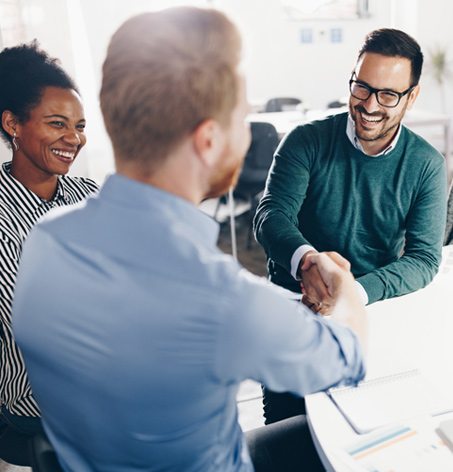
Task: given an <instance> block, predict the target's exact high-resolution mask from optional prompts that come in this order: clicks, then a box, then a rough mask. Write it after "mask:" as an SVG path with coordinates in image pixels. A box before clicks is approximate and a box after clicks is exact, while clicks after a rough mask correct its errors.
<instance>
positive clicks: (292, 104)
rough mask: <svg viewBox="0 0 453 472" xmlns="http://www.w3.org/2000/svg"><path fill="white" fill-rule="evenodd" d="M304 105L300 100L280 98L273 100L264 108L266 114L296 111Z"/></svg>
mask: <svg viewBox="0 0 453 472" xmlns="http://www.w3.org/2000/svg"><path fill="white" fill-rule="evenodd" d="M301 103H302V100H299V99H298V98H290V97H280V98H271V99H270V100H269V101H268V102H267V103H266V105H265V107H264V112H265V113H272V112H276V111H277V112H278V111H290V110H296V109H297V106H298V105H300V104H301Z"/></svg>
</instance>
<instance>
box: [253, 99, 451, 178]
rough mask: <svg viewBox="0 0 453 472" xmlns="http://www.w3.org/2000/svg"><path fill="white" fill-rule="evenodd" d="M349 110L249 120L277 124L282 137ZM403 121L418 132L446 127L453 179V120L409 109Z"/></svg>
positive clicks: (258, 115) (269, 115)
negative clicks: (452, 124) (426, 128)
mask: <svg viewBox="0 0 453 472" xmlns="http://www.w3.org/2000/svg"><path fill="white" fill-rule="evenodd" d="M344 111H347V107H344V108H330V109H325V110H309V111H307V112H305V113H303V112H301V111H297V110H293V111H283V112H275V113H252V114H250V115H249V116H248V120H249V121H260V122H267V123H271V124H273V125H274V126H275V128H276V130H277V133H278V135H279V136H280V138H283V136H285V134H286V133H288V132H289V131H291V130H292V129H293V128H294V127H296V126H298V125H300V124H304V123H309V122H311V121H314V120H320V119H323V118H325V117H327V116H329V115H334V114H337V113H342V112H344ZM403 123H404V124H405V125H406V126H407V127H408V128H411V129H414V131H415V132H417V128H418V127H423V126H442V127H443V128H444V146H443V150H442V151H443V153H444V156H445V165H446V168H447V176H448V181H449V182H450V179H451V170H452V167H451V138H452V136H451V120H450V117H449V116H447V115H443V114H439V113H431V112H427V111H422V110H409V111H408V112H406V115H405V117H404V119H403Z"/></svg>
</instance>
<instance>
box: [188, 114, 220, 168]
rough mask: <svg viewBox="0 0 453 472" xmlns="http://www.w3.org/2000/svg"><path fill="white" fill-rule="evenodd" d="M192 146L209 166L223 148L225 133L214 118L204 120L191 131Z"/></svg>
mask: <svg viewBox="0 0 453 472" xmlns="http://www.w3.org/2000/svg"><path fill="white" fill-rule="evenodd" d="M192 138H193V146H194V149H195V152H196V153H197V155H198V156H199V157H200V159H201V160H202V161H203V162H204V163H205V164H206V165H208V166H211V165H212V164H213V163H214V162H215V161H216V160H217V157H218V155H219V153H220V152H221V150H222V149H223V143H224V140H225V134H224V131H223V129H222V127H221V126H220V124H219V123H218V122H217V121H215V120H212V119H210V120H205V121H203V122H202V123H200V124H199V125H198V126H197V128H196V129H195V131H194V132H193V133H192Z"/></svg>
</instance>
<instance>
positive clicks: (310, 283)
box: [299, 251, 335, 315]
mask: <svg viewBox="0 0 453 472" xmlns="http://www.w3.org/2000/svg"><path fill="white" fill-rule="evenodd" d="M311 254H318V253H317V252H316V251H308V252H307V253H306V254H304V256H303V257H302V260H301V263H300V267H299V276H300V277H301V279H302V282H301V284H300V286H301V288H302V293H303V297H302V300H301V302H302V303H304V304H305V305H306V306H307V307H308V308H310V310H312V311H314V312H315V313H319V314H321V315H330V314H331V313H332V309H333V305H334V303H335V300H334V299H333V297H332V296H331V294H329V292H328V290H327V287H326V284H325V283H324V281H323V279H322V277H321V274H320V273H319V268H318V266H317V265H316V264H312V263H309V264H306V261H307V260H309V259H308V256H310V255H311Z"/></svg>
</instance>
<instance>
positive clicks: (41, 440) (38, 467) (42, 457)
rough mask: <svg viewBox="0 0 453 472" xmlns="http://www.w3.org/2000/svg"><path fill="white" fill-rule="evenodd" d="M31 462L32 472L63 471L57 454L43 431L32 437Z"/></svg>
mask: <svg viewBox="0 0 453 472" xmlns="http://www.w3.org/2000/svg"><path fill="white" fill-rule="evenodd" d="M31 462H32V463H31V467H32V470H33V472H63V469H62V468H61V466H60V464H59V462H58V459H57V454H56V453H55V450H54V448H53V447H52V444H50V442H49V440H48V439H47V436H46V434H45V433H44V431H43V432H42V433H40V434H38V435H36V436H34V437H33V440H32V442H31Z"/></svg>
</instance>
